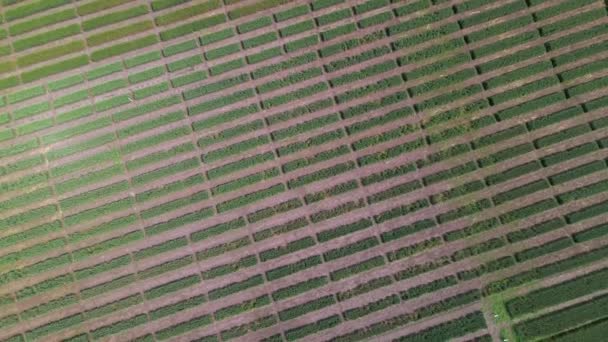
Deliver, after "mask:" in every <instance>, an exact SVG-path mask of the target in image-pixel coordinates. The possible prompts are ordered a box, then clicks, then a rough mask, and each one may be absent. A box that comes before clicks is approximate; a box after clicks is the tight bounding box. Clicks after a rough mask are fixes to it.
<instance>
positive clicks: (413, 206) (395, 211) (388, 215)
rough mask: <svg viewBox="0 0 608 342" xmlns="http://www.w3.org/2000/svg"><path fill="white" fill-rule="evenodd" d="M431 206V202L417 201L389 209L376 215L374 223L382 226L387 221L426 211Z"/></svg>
mask: <svg viewBox="0 0 608 342" xmlns="http://www.w3.org/2000/svg"><path fill="white" fill-rule="evenodd" d="M429 205H430V203H429V201H428V200H426V199H421V200H417V201H414V202H411V203H409V204H404V205H399V206H396V207H393V208H391V209H387V210H385V211H383V212H380V213H379V214H377V215H374V221H375V222H376V223H377V224H380V223H382V222H385V221H389V220H392V219H395V218H397V217H401V216H406V215H409V214H411V213H413V212H416V211H418V210H421V209H424V208H426V207H428V206H429Z"/></svg>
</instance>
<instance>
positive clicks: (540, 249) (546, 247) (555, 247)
mask: <svg viewBox="0 0 608 342" xmlns="http://www.w3.org/2000/svg"><path fill="white" fill-rule="evenodd" d="M573 244H574V243H573V242H572V239H570V238H569V237H563V238H559V239H556V240H553V241H549V242H547V243H545V244H543V245H540V246H536V247H532V248H529V249H526V250H523V251H521V252H517V253H515V259H517V261H518V262H524V261H527V260H530V259H534V258H538V257H540V256H543V255H545V254H549V253H553V252H556V251H559V250H562V249H566V248H568V247H570V246H572V245H573Z"/></svg>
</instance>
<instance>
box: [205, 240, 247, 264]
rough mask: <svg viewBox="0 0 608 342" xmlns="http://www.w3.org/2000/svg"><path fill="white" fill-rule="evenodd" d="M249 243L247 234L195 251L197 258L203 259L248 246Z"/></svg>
mask: <svg viewBox="0 0 608 342" xmlns="http://www.w3.org/2000/svg"><path fill="white" fill-rule="evenodd" d="M250 244H251V239H249V237H248V236H245V237H242V238H237V239H235V240H232V241H229V242H225V243H221V244H219V245H215V246H212V247H209V248H205V249H203V250H200V251H198V252H196V259H197V260H205V259H209V258H212V257H216V256H219V255H222V254H224V253H227V252H230V251H233V250H236V249H239V248H241V247H245V246H249V245H250Z"/></svg>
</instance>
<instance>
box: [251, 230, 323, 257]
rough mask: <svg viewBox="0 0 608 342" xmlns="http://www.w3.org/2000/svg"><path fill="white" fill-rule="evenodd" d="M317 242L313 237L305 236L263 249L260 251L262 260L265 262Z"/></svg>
mask: <svg viewBox="0 0 608 342" xmlns="http://www.w3.org/2000/svg"><path fill="white" fill-rule="evenodd" d="M315 244H316V243H315V240H314V239H313V238H312V237H310V236H307V237H303V238H301V239H298V240H294V241H291V242H289V243H287V244H285V245H282V246H278V247H274V248H270V249H266V250H263V251H261V252H260V253H259V256H260V261H262V262H265V261H268V260H272V259H276V258H279V257H282V256H284V255H287V254H290V253H295V252H297V251H299V250H302V249H306V248H308V247H311V246H314V245H315Z"/></svg>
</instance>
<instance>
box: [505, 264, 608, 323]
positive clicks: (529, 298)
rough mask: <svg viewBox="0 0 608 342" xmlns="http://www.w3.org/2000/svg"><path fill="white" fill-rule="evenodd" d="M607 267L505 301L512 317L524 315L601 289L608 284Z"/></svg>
mask: <svg viewBox="0 0 608 342" xmlns="http://www.w3.org/2000/svg"><path fill="white" fill-rule="evenodd" d="M607 276H608V271H607V270H606V269H601V270H598V271H594V272H591V273H589V274H585V275H582V276H579V277H577V278H574V279H571V280H568V281H565V282H562V283H558V284H556V285H553V286H550V287H545V288H541V289H538V290H535V291H532V292H530V293H528V294H526V295H523V296H520V297H516V298H513V299H511V300H509V301H507V302H506V303H505V305H506V307H507V310H508V312H509V314H510V315H511V316H512V317H517V316H522V315H525V314H528V313H533V312H536V311H539V310H542V309H544V308H546V307H549V306H553V305H557V304H560V303H563V302H566V301H568V300H571V299H575V298H578V297H581V296H584V295H586V294H588V293H593V292H595V291H599V290H602V289H604V288H605V287H606V286H608V282H606V281H605V278H606V277H607Z"/></svg>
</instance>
